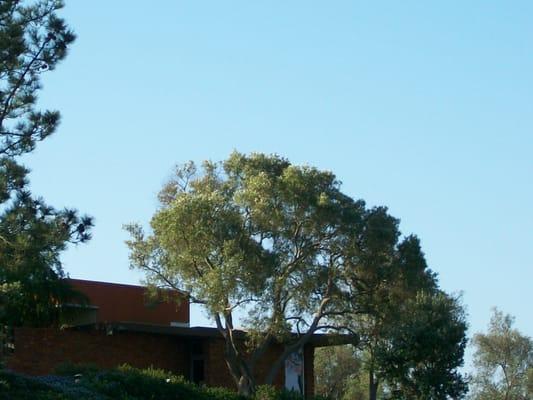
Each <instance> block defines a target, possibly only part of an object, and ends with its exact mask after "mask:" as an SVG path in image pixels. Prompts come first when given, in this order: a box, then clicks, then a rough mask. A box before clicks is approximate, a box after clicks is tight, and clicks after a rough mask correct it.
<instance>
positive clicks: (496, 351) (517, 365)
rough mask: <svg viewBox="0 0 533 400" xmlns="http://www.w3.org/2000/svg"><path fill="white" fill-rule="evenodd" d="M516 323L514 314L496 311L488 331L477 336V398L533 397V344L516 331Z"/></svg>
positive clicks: (515, 399) (474, 342)
mask: <svg viewBox="0 0 533 400" xmlns="http://www.w3.org/2000/svg"><path fill="white" fill-rule="evenodd" d="M513 323H514V318H513V317H512V316H511V315H508V314H503V313H502V312H501V311H498V310H497V309H494V312H493V315H492V318H491V320H490V323H489V329H488V332H487V333H477V334H476V335H474V339H473V344H474V346H475V348H476V352H475V354H474V365H475V367H476V369H477V370H476V374H475V376H474V379H473V382H472V383H473V391H472V392H473V394H472V398H473V399H476V400H477V399H479V400H511V399H512V400H529V399H530V398H531V394H532V393H531V374H532V373H531V371H532V369H533V342H532V340H531V338H530V337H528V336H524V335H522V334H521V333H520V332H519V331H518V330H516V329H513ZM528 375H529V376H528ZM528 386H529V387H528Z"/></svg>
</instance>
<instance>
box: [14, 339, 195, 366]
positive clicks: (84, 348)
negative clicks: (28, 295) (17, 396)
mask: <svg viewBox="0 0 533 400" xmlns="http://www.w3.org/2000/svg"><path fill="white" fill-rule="evenodd" d="M14 336H15V352H14V353H13V354H12V355H11V356H10V357H9V358H8V364H7V367H8V368H10V369H12V370H14V371H18V372H22V373H26V374H30V375H45V374H50V373H52V372H53V370H54V368H55V367H56V366H58V365H60V364H62V363H65V362H72V363H91V364H95V365H97V366H100V367H103V368H111V367H115V366H117V365H120V364H124V363H127V364H130V365H132V366H134V367H138V368H146V367H150V366H154V367H156V368H162V369H165V370H168V371H172V372H174V373H176V374H179V375H184V376H187V375H188V372H189V371H188V365H189V363H188V349H187V348H186V347H187V346H186V342H185V341H184V340H182V339H180V338H176V337H171V336H162V335H150V334H143V333H131V332H120V333H115V334H113V335H107V334H106V333H105V332H104V331H100V330H89V331H73V330H65V331H62V330H59V329H54V328H16V329H15V331H14Z"/></svg>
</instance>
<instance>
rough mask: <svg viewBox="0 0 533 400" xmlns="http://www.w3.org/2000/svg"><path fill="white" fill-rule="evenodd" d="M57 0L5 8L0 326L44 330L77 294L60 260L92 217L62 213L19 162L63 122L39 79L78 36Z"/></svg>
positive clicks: (0, 99) (1, 6) (0, 45)
mask: <svg viewBox="0 0 533 400" xmlns="http://www.w3.org/2000/svg"><path fill="white" fill-rule="evenodd" d="M61 7H62V3H61V2H60V1H57V0H40V1H22V0H2V1H1V2H0V322H1V323H3V324H10V325H19V324H31V325H42V324H47V323H50V322H51V321H52V320H53V318H54V317H55V315H56V310H57V307H56V305H57V302H58V301H60V300H62V299H64V298H65V297H68V296H71V295H72V292H71V291H70V290H69V288H68V287H67V286H66V284H65V283H64V281H63V280H62V278H63V277H64V272H63V269H62V268H61V263H60V259H59V255H60V253H61V251H62V250H64V249H65V246H66V245H67V244H68V243H69V242H71V243H72V242H74V243H76V242H83V241H86V240H88V239H89V228H90V226H91V219H90V218H88V217H80V216H79V215H78V214H77V212H76V211H74V210H70V209H62V210H57V209H54V208H52V207H50V206H48V205H47V204H46V203H45V202H44V201H43V200H42V199H40V198H38V197H34V196H32V195H31V194H30V192H29V189H28V179H27V174H28V170H27V169H25V168H24V167H23V166H22V165H21V164H20V163H19V156H21V155H24V154H26V153H28V152H31V151H32V150H33V149H34V148H35V146H36V144H37V142H39V141H41V140H43V139H45V138H47V137H48V136H50V135H51V134H52V133H53V132H54V131H55V130H56V128H57V126H58V123H59V119H60V116H59V113H58V112H57V111H42V110H39V109H38V108H37V105H36V103H37V93H38V91H39V89H40V88H41V83H40V78H41V75H42V74H43V73H45V72H47V71H51V70H53V69H54V68H55V66H56V65H57V63H58V62H59V61H61V60H62V59H63V58H64V57H65V56H66V54H67V49H68V46H69V45H70V44H71V43H72V42H73V40H74V38H75V37H74V34H73V33H72V31H71V30H70V29H69V28H68V27H67V26H66V25H65V22H64V21H63V20H62V19H61V18H59V17H58V15H57V11H58V10H59V9H60V8H61Z"/></svg>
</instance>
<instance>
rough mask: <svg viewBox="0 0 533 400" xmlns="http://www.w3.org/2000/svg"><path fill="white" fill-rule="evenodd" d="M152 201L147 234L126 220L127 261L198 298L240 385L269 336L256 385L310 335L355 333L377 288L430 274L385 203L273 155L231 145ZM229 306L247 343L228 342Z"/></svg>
mask: <svg viewBox="0 0 533 400" xmlns="http://www.w3.org/2000/svg"><path fill="white" fill-rule="evenodd" d="M159 200H160V207H159V209H158V210H157V211H156V213H155V214H154V216H153V218H152V220H151V224H150V225H151V232H149V233H148V234H146V233H145V232H144V230H143V228H142V227H141V226H140V225H139V224H131V225H128V226H127V227H126V229H127V230H128V231H129V233H130V234H131V240H129V241H128V242H127V244H128V246H129V248H130V251H131V252H130V260H131V266H132V267H133V268H139V269H141V270H143V271H144V272H145V273H146V280H147V282H148V283H149V284H152V285H155V286H166V287H171V288H176V289H180V290H185V291H187V292H189V293H190V298H191V301H192V302H196V303H200V304H203V305H204V306H205V308H206V310H207V312H208V314H209V315H210V316H212V318H213V320H214V321H215V323H216V324H217V327H218V329H219V331H220V332H221V334H222V336H223V337H224V338H225V340H226V353H225V356H226V361H227V364H228V367H229V369H230V371H231V373H232V376H233V377H234V379H235V382H236V384H237V385H238V387H239V390H240V391H241V393H244V394H247V393H249V392H252V391H253V390H254V388H255V385H256V382H255V380H254V378H253V375H254V374H253V371H254V368H255V365H256V363H257V360H258V359H260V358H261V356H262V355H263V353H264V352H265V350H266V349H267V348H268V346H269V345H270V344H271V343H273V342H278V343H282V344H284V346H285V347H284V348H285V351H284V352H283V354H281V356H280V357H279V358H278V359H277V360H276V361H275V362H274V363H273V365H272V368H271V370H270V371H269V373H268V376H267V379H266V382H265V383H271V382H272V381H273V379H274V377H275V375H276V373H277V372H278V371H279V370H280V368H281V366H282V365H283V362H284V360H285V359H286V358H287V357H288V355H289V354H290V353H292V352H293V351H296V350H299V349H301V348H302V347H303V346H304V345H305V343H307V342H308V341H309V339H310V338H311V336H312V334H313V333H315V332H317V331H320V330H329V331H333V332H344V333H350V334H352V335H353V338H354V342H357V341H358V340H359V336H358V335H357V331H358V329H359V328H360V327H359V326H356V325H354V324H353V323H352V321H353V320H354V319H355V318H356V317H357V316H358V315H362V314H369V313H371V312H374V311H375V310H377V302H382V303H383V302H384V300H383V298H385V297H386V298H387V299H389V300H387V301H388V304H389V307H391V308H392V307H393V304H394V303H393V302H394V301H397V300H398V299H401V298H402V296H404V294H403V293H404V292H405V288H404V287H403V286H402V285H404V286H405V285H407V286H409V285H411V283H410V282H411V281H417V282H419V281H420V280H421V279H422V278H420V277H421V276H423V277H424V279H426V281H427V282H428V283H427V285H433V282H434V277H433V275H432V273H431V271H430V270H428V269H427V265H426V263H425V260H424V256H423V253H422V252H421V250H420V245H419V242H418V239H417V238H416V237H414V236H408V237H406V238H401V235H400V232H399V230H398V220H396V219H395V218H393V217H391V216H390V215H389V214H388V212H387V209H386V208H384V207H376V208H368V207H366V205H365V203H364V201H362V200H354V199H352V198H351V197H350V196H348V195H346V194H344V193H343V192H342V191H341V189H340V182H339V181H338V180H337V179H336V177H335V175H334V174H332V173H331V172H328V171H320V170H318V169H316V168H313V167H309V166H297V165H293V164H291V163H290V162H289V161H288V160H286V159H284V158H281V157H279V156H276V155H264V154H251V155H243V154H240V153H237V152H234V153H233V154H232V155H231V156H230V157H229V158H228V159H227V160H225V161H223V162H219V163H214V162H205V163H204V164H203V165H202V166H201V167H198V166H196V165H195V164H194V163H192V162H191V163H188V164H186V165H183V166H179V167H177V169H176V171H175V174H174V176H173V178H172V179H170V181H169V182H168V183H167V184H166V185H165V186H164V187H163V189H162V191H161V192H160V194H159ZM400 277H401V279H400ZM393 282H394V283H393ZM396 304H397V303H396ZM384 308H385V307H382V309H384ZM236 312H237V313H238V314H239V315H241V316H244V317H243V318H241V321H240V323H241V324H242V327H243V328H246V330H247V347H246V349H245V350H243V349H242V348H241V347H239V343H237V341H236V340H235V330H236V323H235V313H236Z"/></svg>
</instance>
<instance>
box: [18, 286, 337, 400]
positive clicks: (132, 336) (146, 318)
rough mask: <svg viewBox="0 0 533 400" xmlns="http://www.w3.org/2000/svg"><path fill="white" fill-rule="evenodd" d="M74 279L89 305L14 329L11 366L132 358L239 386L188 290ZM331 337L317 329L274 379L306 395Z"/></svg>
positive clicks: (274, 351)
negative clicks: (58, 322) (192, 316)
mask: <svg viewBox="0 0 533 400" xmlns="http://www.w3.org/2000/svg"><path fill="white" fill-rule="evenodd" d="M70 283H71V284H72V286H73V287H74V288H76V289H77V290H78V291H80V292H82V293H84V294H85V295H86V296H87V299H88V304H85V305H79V304H67V305H63V310H64V312H63V313H62V314H63V315H64V316H65V320H64V321H63V323H64V325H63V327H62V329H59V328H57V327H49V328H15V330H14V333H13V335H14V337H13V341H14V345H15V349H14V353H13V354H12V355H11V357H9V361H8V367H9V368H10V369H12V370H14V371H18V372H23V373H27V374H32V375H44V374H50V373H52V372H53V370H54V368H55V367H56V366H58V365H60V364H62V363H66V362H70V363H91V364H95V365H97V366H100V367H104V368H111V367H115V366H117V365H120V364H124V363H127V364H130V365H132V366H135V367H139V368H145V367H149V366H153V367H155V368H162V369H165V370H168V371H172V372H174V373H175V374H178V375H183V376H184V377H186V378H187V379H189V380H191V381H194V382H198V383H200V382H203V383H205V384H207V385H210V386H224V387H230V388H234V387H235V386H234V383H233V379H232V377H231V375H230V373H229V371H228V368H227V366H226V364H225V361H224V356H223V347H224V346H223V345H224V342H223V339H222V336H221V335H220V333H219V332H218V330H217V329H216V328H208V327H189V302H188V299H187V295H186V293H180V292H177V291H173V292H169V291H166V292H161V293H159V296H158V297H159V300H155V301H154V300H153V297H149V296H147V293H146V288H144V287H142V286H133V285H121V284H114V283H105V282H94V281H84V280H77V279H72V280H70ZM241 334H242V335H244V333H241ZM327 342H328V340H327V337H325V336H324V335H314V336H313V338H312V340H311V341H310V343H308V344H307V345H306V346H305V348H304V350H303V352H302V353H300V354H299V355H295V357H291V358H290V360H288V361H287V362H286V365H285V368H284V369H282V370H281V371H280V373H279V374H278V376H277V378H276V380H275V384H276V386H278V387H286V388H290V389H296V390H298V389H300V390H302V391H303V393H305V396H306V397H308V396H309V395H311V394H313V390H314V375H313V357H314V348H315V347H317V346H321V345H327ZM281 351H282V347H281V345H276V344H273V345H272V346H271V347H270V349H269V350H268V352H267V353H266V354H265V355H264V357H263V358H262V360H261V362H260V363H259V364H258V365H257V368H256V371H257V375H258V376H257V378H258V382H262V381H263V378H264V376H265V375H266V372H267V370H268V368H269V366H270V365H271V363H272V362H273V361H274V359H275V358H276V356H277V355H279V354H280V352H281ZM302 375H303V376H302ZM302 385H303V387H302Z"/></svg>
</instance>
